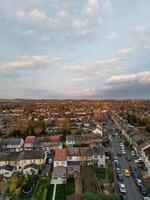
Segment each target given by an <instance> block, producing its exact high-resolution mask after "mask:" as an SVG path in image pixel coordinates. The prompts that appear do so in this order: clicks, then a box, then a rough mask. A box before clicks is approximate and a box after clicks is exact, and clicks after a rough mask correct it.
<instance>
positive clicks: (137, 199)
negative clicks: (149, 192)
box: [113, 137, 143, 200]
mask: <svg viewBox="0 0 150 200" xmlns="http://www.w3.org/2000/svg"><path fill="white" fill-rule="evenodd" d="M118 151H121V149H120V145H119V142H118V140H117V138H116V137H113V152H114V154H115V155H117V152H118ZM128 154H129V153H128ZM117 157H118V160H119V162H120V165H121V169H122V171H123V170H124V169H129V162H128V161H127V160H126V158H125V157H126V155H122V156H121V157H119V156H117ZM124 184H125V186H126V189H127V196H128V199H129V200H143V196H142V194H141V193H140V191H139V189H138V187H137V185H136V184H135V182H134V179H133V177H132V176H130V177H124Z"/></svg>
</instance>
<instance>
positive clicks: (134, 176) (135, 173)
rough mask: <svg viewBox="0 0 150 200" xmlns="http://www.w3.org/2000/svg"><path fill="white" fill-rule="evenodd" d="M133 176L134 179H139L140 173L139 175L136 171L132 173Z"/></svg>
mask: <svg viewBox="0 0 150 200" xmlns="http://www.w3.org/2000/svg"><path fill="white" fill-rule="evenodd" d="M132 176H133V178H134V179H136V178H138V173H137V171H136V170H133V171H132Z"/></svg>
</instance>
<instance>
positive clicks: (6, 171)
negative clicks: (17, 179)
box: [0, 165, 15, 178]
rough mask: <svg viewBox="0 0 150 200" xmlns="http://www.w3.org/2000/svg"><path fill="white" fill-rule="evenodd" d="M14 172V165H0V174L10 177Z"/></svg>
mask: <svg viewBox="0 0 150 200" xmlns="http://www.w3.org/2000/svg"><path fill="white" fill-rule="evenodd" d="M14 172H15V167H13V166H11V165H4V166H2V167H0V175H2V176H3V177H5V178H11V177H12V175H13V174H14Z"/></svg>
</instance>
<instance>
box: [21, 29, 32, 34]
mask: <svg viewBox="0 0 150 200" xmlns="http://www.w3.org/2000/svg"><path fill="white" fill-rule="evenodd" d="M21 33H22V34H23V35H33V34H34V33H35V32H34V31H33V30H31V29H30V30H24V31H21Z"/></svg>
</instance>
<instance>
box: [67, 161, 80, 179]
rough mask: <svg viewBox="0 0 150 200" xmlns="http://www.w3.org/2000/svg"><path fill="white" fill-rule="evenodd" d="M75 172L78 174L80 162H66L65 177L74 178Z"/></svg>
mask: <svg viewBox="0 0 150 200" xmlns="http://www.w3.org/2000/svg"><path fill="white" fill-rule="evenodd" d="M77 172H78V173H80V161H67V175H68V176H69V177H74V176H75V174H76V173H77Z"/></svg>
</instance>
